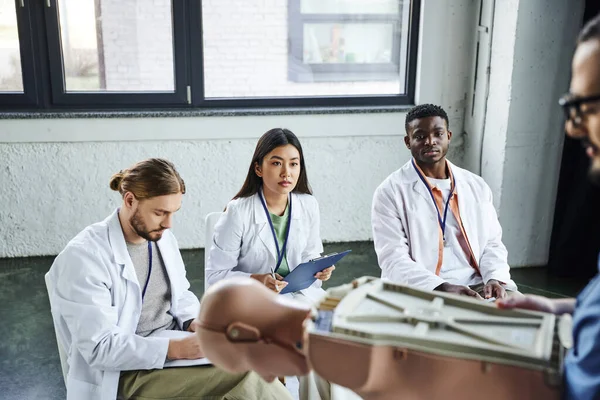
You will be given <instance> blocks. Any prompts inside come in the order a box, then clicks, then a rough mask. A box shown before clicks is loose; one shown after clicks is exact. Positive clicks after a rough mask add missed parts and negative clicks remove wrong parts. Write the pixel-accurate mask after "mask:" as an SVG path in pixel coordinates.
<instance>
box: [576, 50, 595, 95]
mask: <svg viewBox="0 0 600 400" xmlns="http://www.w3.org/2000/svg"><path fill="white" fill-rule="evenodd" d="M570 92H571V93H572V94H573V95H575V96H591V95H595V94H600V40H598V39H592V40H588V41H585V42H583V43H581V44H580V45H579V46H577V50H576V51H575V55H574V56H573V75H572V77H571V88H570Z"/></svg>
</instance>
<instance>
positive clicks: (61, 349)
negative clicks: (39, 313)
mask: <svg viewBox="0 0 600 400" xmlns="http://www.w3.org/2000/svg"><path fill="white" fill-rule="evenodd" d="M45 281H46V289H47V290H48V298H49V300H50V312H51V313H52V293H53V292H54V285H53V284H52V281H51V280H50V276H49V274H46V276H45ZM52 323H53V325H54V334H55V335H56V344H57V345H58V356H59V357H60V367H61V369H62V374H63V379H64V381H65V385H66V384H67V373H68V372H69V363H68V362H67V352H66V351H65V348H64V347H63V345H62V343H61V341H60V338H59V337H58V331H57V330H56V320H55V319H54V313H52Z"/></svg>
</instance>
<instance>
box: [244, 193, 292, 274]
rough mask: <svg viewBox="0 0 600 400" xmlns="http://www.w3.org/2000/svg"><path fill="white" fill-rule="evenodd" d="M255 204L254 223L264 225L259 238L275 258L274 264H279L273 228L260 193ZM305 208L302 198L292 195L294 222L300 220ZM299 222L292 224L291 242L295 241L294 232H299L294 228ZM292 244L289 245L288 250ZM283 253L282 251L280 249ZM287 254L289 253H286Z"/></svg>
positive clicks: (256, 196) (254, 199)
mask: <svg viewBox="0 0 600 400" xmlns="http://www.w3.org/2000/svg"><path fill="white" fill-rule="evenodd" d="M252 201H253V203H254V223H255V224H262V226H261V227H260V228H258V229H259V231H258V236H259V237H260V240H261V242H262V243H263V244H264V245H265V247H266V248H267V250H268V251H269V254H271V257H273V260H274V263H277V249H276V248H275V239H274V238H273V233H272V231H271V227H270V226H269V220H268V219H267V218H269V217H267V214H266V213H265V210H264V208H263V206H262V202H261V201H260V198H259V197H258V193H257V194H255V195H254V196H253V199H252ZM302 207H303V204H302V202H301V201H300V196H298V195H296V194H294V193H292V221H297V220H299V219H300V217H301V215H302V210H301V208H302ZM297 224H298V223H297V222H296V223H294V222H292V227H291V228H292V229H291V230H290V240H293V237H292V236H293V234H292V232H293V231H297V230H296V229H294V227H297ZM289 247H290V244H289V243H288V250H289ZM280 251H281V249H280ZM286 252H287V251H286Z"/></svg>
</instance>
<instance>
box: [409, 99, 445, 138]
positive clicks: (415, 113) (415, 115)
mask: <svg viewBox="0 0 600 400" xmlns="http://www.w3.org/2000/svg"><path fill="white" fill-rule="evenodd" d="M428 117H440V118H443V119H444V121H446V128H449V127H450V121H448V114H446V111H444V109H443V108H442V107H440V106H436V105H435V104H419V105H418V106H414V107H413V108H411V109H410V111H409V112H408V114H406V120H405V121H404V129H405V130H406V134H407V135H408V125H409V124H410V123H411V122H412V121H414V120H415V119H421V118H428Z"/></svg>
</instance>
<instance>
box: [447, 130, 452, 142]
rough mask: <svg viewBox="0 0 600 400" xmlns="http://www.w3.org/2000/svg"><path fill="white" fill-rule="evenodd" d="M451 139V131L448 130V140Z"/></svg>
mask: <svg viewBox="0 0 600 400" xmlns="http://www.w3.org/2000/svg"><path fill="white" fill-rule="evenodd" d="M451 139H452V132H450V131H448V141H450V140H451Z"/></svg>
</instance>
